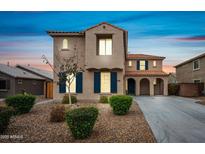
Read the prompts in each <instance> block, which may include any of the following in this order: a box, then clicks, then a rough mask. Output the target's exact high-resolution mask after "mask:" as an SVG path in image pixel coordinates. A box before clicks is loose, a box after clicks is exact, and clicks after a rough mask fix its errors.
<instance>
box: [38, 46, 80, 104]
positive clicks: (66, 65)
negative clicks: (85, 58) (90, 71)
mask: <svg viewBox="0 0 205 154" xmlns="http://www.w3.org/2000/svg"><path fill="white" fill-rule="evenodd" d="M54 56H55V59H56V62H57V64H58V66H59V69H60V70H59V72H58V71H56V69H55V68H53V66H52V64H51V63H50V62H49V60H48V58H47V57H46V56H45V55H43V56H42V59H43V62H44V63H46V64H47V65H49V66H50V68H51V69H52V70H53V72H54V73H55V74H56V75H57V76H58V78H59V82H57V83H58V84H59V85H60V84H62V83H67V84H66V86H67V87H68V96H69V103H70V104H72V102H71V92H70V87H71V84H72V82H73V80H74V79H75V77H76V75H77V73H79V72H83V71H84V70H83V68H82V67H80V65H79V63H78V58H79V57H78V52H77V50H76V47H75V48H74V55H73V56H70V57H68V58H60V56H58V55H57V54H54Z"/></svg>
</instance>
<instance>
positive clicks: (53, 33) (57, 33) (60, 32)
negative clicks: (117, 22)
mask: <svg viewBox="0 0 205 154" xmlns="http://www.w3.org/2000/svg"><path fill="white" fill-rule="evenodd" d="M102 24H106V25H109V26H111V27H113V28H116V29H119V30H122V31H124V32H126V30H124V29H122V28H119V27H117V26H114V25H112V24H109V23H107V22H101V23H99V24H97V25H95V26H92V27H89V28H87V29H85V30H83V31H80V32H66V31H55V30H49V31H47V33H48V35H50V36H78V35H80V36H82V35H84V33H85V31H88V30H90V29H93V28H95V27H97V26H100V25H102Z"/></svg>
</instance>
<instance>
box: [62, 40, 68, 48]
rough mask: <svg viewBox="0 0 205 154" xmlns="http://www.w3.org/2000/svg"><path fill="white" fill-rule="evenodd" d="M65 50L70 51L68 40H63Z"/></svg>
mask: <svg viewBox="0 0 205 154" xmlns="http://www.w3.org/2000/svg"><path fill="white" fill-rule="evenodd" d="M63 49H68V39H63Z"/></svg>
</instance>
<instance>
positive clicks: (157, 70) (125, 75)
mask: <svg viewBox="0 0 205 154" xmlns="http://www.w3.org/2000/svg"><path fill="white" fill-rule="evenodd" d="M48 34H49V35H50V36H51V37H52V38H53V44H54V45H53V48H54V49H53V50H54V52H53V57H54V69H55V71H56V72H59V66H60V65H59V63H58V60H57V57H60V58H66V57H69V56H73V55H74V52H77V53H78V54H77V55H78V59H79V60H78V61H79V63H80V64H79V65H80V67H82V68H83V69H84V72H81V73H79V74H78V75H77V76H76V78H75V80H74V82H73V83H72V86H71V89H70V90H71V92H72V93H73V94H76V95H77V97H78V98H79V99H98V98H99V96H101V95H112V94H126V92H127V93H129V94H134V95H158V94H159V95H167V85H168V76H167V74H166V73H164V72H163V71H162V61H163V60H164V58H165V57H158V56H152V55H142V54H128V51H127V50H128V43H127V41H128V39H127V38H128V32H127V31H126V30H124V29H121V28H119V27H116V26H113V25H111V24H108V23H100V24H98V25H96V26H93V27H91V28H88V29H86V30H84V31H81V32H59V31H48ZM74 49H76V50H74ZM53 86H54V91H53V92H54V93H53V95H54V98H62V96H63V95H64V94H65V93H66V92H68V89H67V87H65V84H64V85H62V84H60V85H59V84H58V77H57V75H56V74H54V85H53Z"/></svg>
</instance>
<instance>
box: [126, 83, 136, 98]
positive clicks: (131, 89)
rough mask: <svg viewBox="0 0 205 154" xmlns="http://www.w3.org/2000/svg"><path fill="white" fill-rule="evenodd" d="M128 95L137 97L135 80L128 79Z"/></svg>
mask: <svg viewBox="0 0 205 154" xmlns="http://www.w3.org/2000/svg"><path fill="white" fill-rule="evenodd" d="M127 89H128V94H129V95H135V80H134V79H128V85H127Z"/></svg>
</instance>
